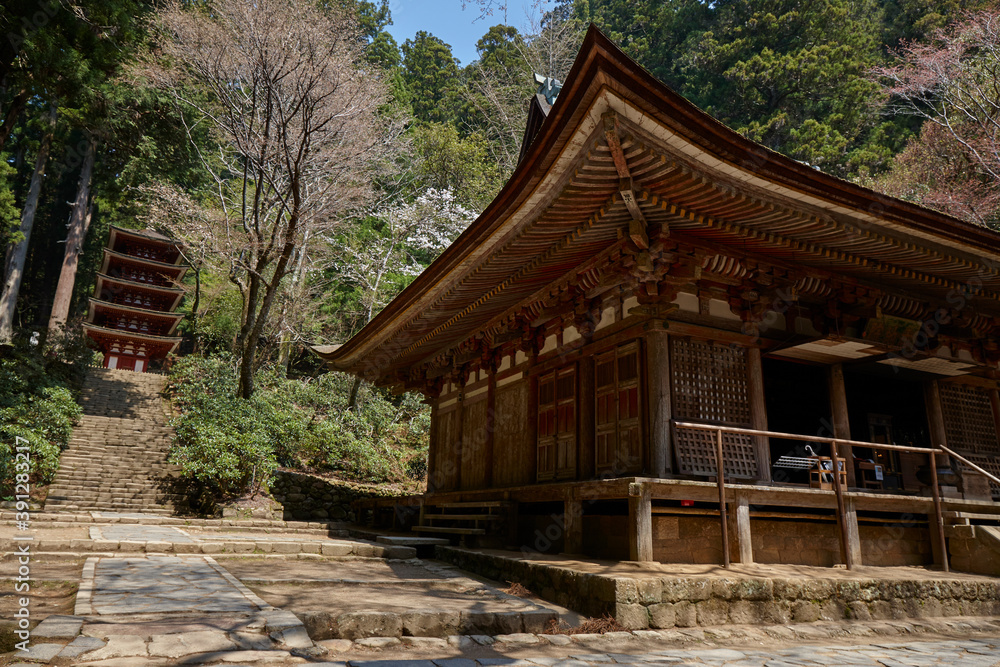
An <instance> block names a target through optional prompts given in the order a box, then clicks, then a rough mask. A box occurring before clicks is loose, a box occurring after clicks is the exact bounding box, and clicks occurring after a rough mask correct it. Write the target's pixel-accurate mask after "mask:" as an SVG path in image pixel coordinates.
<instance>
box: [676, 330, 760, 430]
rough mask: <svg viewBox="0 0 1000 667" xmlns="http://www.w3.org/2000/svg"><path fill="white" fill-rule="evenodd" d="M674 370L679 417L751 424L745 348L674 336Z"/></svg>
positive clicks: (737, 424)
mask: <svg viewBox="0 0 1000 667" xmlns="http://www.w3.org/2000/svg"><path fill="white" fill-rule="evenodd" d="M671 369H672V375H673V388H674V391H673V397H674V415H675V416H676V417H677V418H678V419H693V420H697V421H706V422H714V423H718V424H730V425H736V426H749V425H750V400H749V394H748V389H747V355H746V349H745V348H742V347H735V346H731V345H725V344H721V343H711V342H708V341H701V340H685V339H683V338H671Z"/></svg>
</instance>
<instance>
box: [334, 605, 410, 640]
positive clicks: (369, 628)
mask: <svg viewBox="0 0 1000 667" xmlns="http://www.w3.org/2000/svg"><path fill="white" fill-rule="evenodd" d="M337 626H338V628H339V634H340V636H341V637H343V638H344V639H360V638H363V637H399V636H401V635H402V634H403V621H402V619H401V618H400V617H399V614H393V613H391V612H380V611H364V612H349V613H347V614H341V615H340V616H338V617H337Z"/></svg>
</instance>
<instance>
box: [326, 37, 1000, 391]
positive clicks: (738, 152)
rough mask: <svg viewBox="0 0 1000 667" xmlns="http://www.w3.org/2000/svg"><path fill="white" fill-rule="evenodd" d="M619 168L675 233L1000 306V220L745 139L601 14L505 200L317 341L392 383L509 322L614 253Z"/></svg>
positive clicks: (620, 222) (825, 271) (332, 359)
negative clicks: (342, 335) (997, 224)
mask: <svg viewBox="0 0 1000 667" xmlns="http://www.w3.org/2000/svg"><path fill="white" fill-rule="evenodd" d="M615 144H617V146H616V145H615ZM623 175H628V177H629V179H630V180H628V186H629V187H628V188H627V189H629V190H631V191H632V192H633V193H634V197H635V200H636V202H637V203H638V206H639V208H640V209H641V213H642V216H643V217H644V218H645V220H646V221H647V222H648V223H649V224H650V226H651V227H654V226H659V228H660V229H663V230H669V238H670V239H671V240H674V239H676V240H678V241H683V242H684V243H685V244H693V245H694V246H697V247H699V248H704V249H706V251H707V252H709V253H711V252H712V250H713V249H717V250H721V251H724V253H725V254H727V255H728V256H731V257H743V258H749V259H751V260H752V259H753V258H764V259H766V260H767V261H768V262H771V263H776V264H778V265H783V266H788V267H794V268H795V269H796V270H801V271H804V272H805V274H806V275H807V276H808V279H810V280H815V281H820V282H822V281H824V280H828V279H829V278H830V277H831V276H837V277H838V279H839V278H841V277H842V278H844V279H846V280H849V281H853V282H854V283H855V284H858V285H865V284H866V281H870V280H871V278H872V277H873V276H875V275H877V278H878V283H877V285H878V287H879V288H886V289H889V290H897V291H898V293H899V294H904V295H906V294H919V296H920V298H923V299H925V301H928V302H934V303H937V302H939V301H940V303H941V304H942V305H943V304H944V303H945V302H946V301H947V299H948V298H949V297H950V296H952V295H954V294H956V293H958V294H964V297H965V298H966V299H967V302H968V303H969V304H970V305H972V306H974V307H975V309H976V311H977V312H978V313H980V314H982V315H983V316H985V317H987V318H997V317H1000V235H998V234H997V233H995V232H992V231H990V230H987V229H984V228H980V227H977V226H974V225H971V224H969V223H966V222H963V221H961V220H958V219H956V218H953V217H950V216H947V215H944V214H942V213H938V212H936V211H932V210H930V209H927V208H923V207H920V206H916V205H914V204H911V203H908V202H904V201H901V200H898V199H893V198H890V197H887V196H885V195H881V194H879V193H877V192H874V191H872V190H868V189H865V188H862V187H859V186H857V185H854V184H852V183H849V182H847V181H844V180H841V179H838V178H835V177H833V176H829V175H827V174H824V173H822V172H819V171H817V170H815V169H812V168H810V167H808V166H806V165H804V164H801V163H799V162H796V161H795V160H792V159H790V158H787V157H785V156H783V155H780V154H778V153H775V152H773V151H770V150H768V149H766V148H764V147H762V146H760V145H758V144H755V143H754V142H752V141H749V140H747V139H745V138H744V137H742V136H740V135H738V134H737V133H735V132H733V131H732V130H730V129H729V128H727V127H725V126H724V125H722V124H721V123H719V122H718V121H716V120H714V119H713V118H711V117H710V116H708V115H707V114H706V113H704V112H703V111H701V110H700V109H698V108H696V107H695V106H694V105H692V104H691V103H690V102H688V101H687V100H685V99H684V98H682V97H681V96H679V95H677V94H676V93H674V92H673V91H671V90H670V89H669V88H667V87H666V86H665V85H664V84H662V83H661V82H659V81H657V80H656V79H654V78H653V77H652V76H651V75H650V74H649V73H648V72H646V71H645V70H644V69H642V68H641V67H640V66H639V65H638V64H637V63H635V62H634V61H632V60H631V59H629V58H628V57H627V56H625V55H624V54H623V53H622V52H621V51H620V50H619V49H618V48H617V47H615V46H614V45H613V44H612V43H611V42H610V41H609V40H608V39H607V38H606V37H605V36H604V35H603V34H601V33H600V32H599V31H598V30H597V29H596V28H593V27H591V29H590V31H589V32H588V34H587V37H586V39H585V40H584V43H583V46H582V47H581V49H580V53H579V55H578V57H577V60H576V62H575V64H574V65H573V69H572V71H571V72H570V74H569V76H568V77H567V79H566V82H565V84H564V85H563V88H562V91H561V93H560V95H559V97H558V98H557V99H556V101H555V104H554V105H553V107H552V109H551V111H550V112H549V114H548V117H547V118H546V119H545V121H544V123H543V124H542V126H541V128H540V130H539V131H538V133H537V135H536V136H535V138H534V140H533V141H532V142H531V145H530V146H528V148H527V150H526V151H525V154H524V157H523V159H522V160H521V162H520V164H519V165H518V167H517V169H516V170H515V172H514V174H513V175H512V176H511V178H510V180H509V181H508V182H507V184H506V185H505V187H504V188H503V190H502V191H501V192H500V194H499V195H498V196H497V197H496V199H495V200H494V201H493V202H492V203H491V204H490V206H489V207H488V208H487V209H486V210H485V211H484V212H483V214H482V215H481V216H480V217H479V218H478V219H477V220H476V221H475V222H474V223H473V224H472V225H471V226H470V227H469V228H468V229H467V230H466V231H465V232H464V233H463V234H462V235H461V236H460V237H459V238H458V239H457V240H456V241H455V242H454V243H453V244H452V245H451V246H450V247H449V248H448V249H447V250H446V251H445V252H444V253H443V254H442V255H441V257H440V258H438V260H437V261H435V262H434V263H433V264H432V265H431V266H430V267H428V268H427V270H425V271H424V272H423V273H422V274H421V275H420V276H419V277H418V278H417V279H416V280H415V281H414V282H413V283H412V284H411V285H410V286H409V287H408V288H407V289H406V290H404V291H403V293H402V294H400V295H399V296H398V297H397V298H396V299H395V300H393V301H392V302H391V303H390V304H389V305H388V306H387V307H386V308H385V309H384V310H383V311H382V312H381V313H379V315H378V316H377V317H376V318H374V319H373V320H372V321H371V322H370V323H369V324H368V325H367V326H366V327H365V328H364V329H363V330H362V331H361V332H360V333H359V334H358V335H356V336H355V337H353V338H352V339H351V340H349V341H348V342H347V343H345V344H344V345H342V346H339V347H337V348H336V349H329V348H327V349H322V350H317V353H318V354H320V356H322V357H323V358H324V359H326V360H327V361H328V362H329V364H330V366H331V367H333V368H335V369H338V370H344V371H349V372H352V373H356V374H361V375H365V376H367V377H368V378H369V379H372V380H375V381H383V382H391V381H393V380H392V378H393V377H394V374H395V373H396V371H397V370H403V369H406V368H408V367H409V366H411V365H413V364H415V363H417V362H419V361H422V360H427V359H430V358H434V357H437V356H440V355H442V354H447V353H448V352H449V351H450V350H454V349H455V348H456V346H458V345H459V344H461V343H462V342H463V341H466V340H467V339H469V337H470V336H475V335H478V334H481V333H482V332H488V331H490V330H491V328H492V329H494V330H496V329H498V327H499V325H501V324H502V323H504V322H509V321H510V318H511V317H513V313H515V312H516V309H517V308H519V307H523V304H525V303H531V302H532V301H533V300H537V299H539V298H540V295H542V294H546V293H550V292H551V290H552V289H553V286H554V285H557V284H559V283H560V281H563V280H564V279H565V277H566V275H567V274H568V273H570V272H574V273H576V272H579V270H580V268H581V267H583V268H584V269H586V267H588V266H596V265H597V264H598V263H600V262H608V261H613V253H614V250H615V248H619V249H620V248H621V243H622V241H621V239H622V236H623V232H624V234H625V235H626V236H627V235H628V230H629V221H630V220H631V219H632V217H633V216H632V215H631V214H630V212H629V210H630V209H629V207H628V206H627V205H626V202H625V201H624V200H623V195H622V191H623V190H626V186H625V185H623V183H624V182H625V181H624V180H623ZM628 204H631V202H628ZM633 207H634V204H633ZM709 259H711V256H710V258H709ZM994 321H1000V320H994Z"/></svg>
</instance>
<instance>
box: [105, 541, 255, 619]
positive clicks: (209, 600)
mask: <svg viewBox="0 0 1000 667" xmlns="http://www.w3.org/2000/svg"><path fill="white" fill-rule="evenodd" d="M91 607H92V609H93V613H95V614H97V615H106V614H121V615H127V614H148V613H166V612H188V613H190V612H198V613H206V614H208V613H238V614H252V613H255V612H257V611H258V610H259V609H260V607H258V606H257V605H256V604H254V603H253V602H251V600H250V599H248V598H247V596H246V595H245V594H244V593H243V591H241V590H239V589H238V588H237V587H236V586H234V585H233V584H232V582H230V581H228V580H227V579H226V578H225V577H224V576H223V575H222V574H221V573H220V572H219V571H218V570H217V569H216V568H214V567H212V565H211V564H209V563H207V562H206V561H204V560H202V559H196V558H183V559H182V558H178V557H169V556H167V557H160V558H120V559H114V558H102V559H99V560H98V562H97V565H96V569H95V573H94V588H93V592H92V594H91Z"/></svg>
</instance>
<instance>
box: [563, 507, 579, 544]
mask: <svg viewBox="0 0 1000 667" xmlns="http://www.w3.org/2000/svg"><path fill="white" fill-rule="evenodd" d="M563 553H567V554H581V553H583V503H581V502H580V500H579V499H578V498H575V497H573V496H572V495H569V496H567V497H566V499H565V500H564V501H563Z"/></svg>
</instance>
